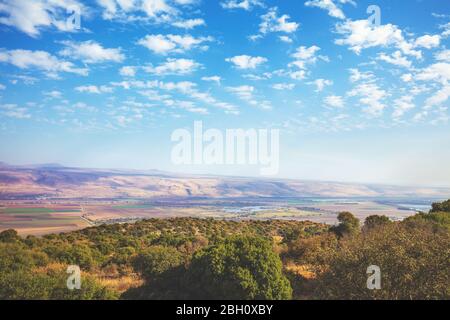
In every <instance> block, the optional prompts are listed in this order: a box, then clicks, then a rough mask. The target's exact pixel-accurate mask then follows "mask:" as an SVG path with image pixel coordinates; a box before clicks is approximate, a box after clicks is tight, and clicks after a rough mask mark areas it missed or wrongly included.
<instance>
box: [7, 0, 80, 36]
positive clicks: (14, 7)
mask: <svg viewBox="0 0 450 320" xmlns="http://www.w3.org/2000/svg"><path fill="white" fill-rule="evenodd" d="M75 9H76V10H77V11H79V12H80V14H81V15H86V14H87V8H86V7H85V6H84V5H83V4H82V3H81V2H79V1H76V0H63V1H55V0H33V1H30V0H4V1H2V2H1V3H0V23H1V24H5V25H8V26H11V27H14V28H16V29H18V30H20V31H22V32H24V33H26V34H28V35H29V36H31V37H37V36H39V35H40V33H41V31H42V30H43V29H44V28H52V27H53V28H56V29H57V30H59V31H70V32H71V31H76V29H75V28H74V27H73V24H71V23H70V22H67V20H68V18H69V15H68V14H67V12H73V10H75Z"/></svg>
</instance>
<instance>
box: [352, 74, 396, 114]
mask: <svg viewBox="0 0 450 320" xmlns="http://www.w3.org/2000/svg"><path fill="white" fill-rule="evenodd" d="M348 95H349V96H350V97H359V102H360V103H361V104H362V105H365V108H364V109H363V111H364V112H366V113H367V114H369V115H371V116H380V115H381V114H382V113H383V110H384V109H385V108H386V105H385V104H384V103H383V99H385V98H386V97H387V96H388V93H387V92H386V91H385V90H383V89H381V88H380V87H378V85H377V84H375V83H364V82H363V83H360V84H358V85H357V86H356V87H355V88H354V89H352V90H351V91H350V92H349V93H348Z"/></svg>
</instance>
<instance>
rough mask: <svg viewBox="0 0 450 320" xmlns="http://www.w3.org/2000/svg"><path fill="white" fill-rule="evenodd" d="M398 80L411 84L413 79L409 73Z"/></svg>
mask: <svg viewBox="0 0 450 320" xmlns="http://www.w3.org/2000/svg"><path fill="white" fill-rule="evenodd" d="M400 79H402V80H403V81H404V82H411V81H412V79H413V76H412V74H411V73H405V74H403V75H402V76H401V77H400Z"/></svg>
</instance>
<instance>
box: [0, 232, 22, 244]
mask: <svg viewBox="0 0 450 320" xmlns="http://www.w3.org/2000/svg"><path fill="white" fill-rule="evenodd" d="M18 240H20V237H19V235H18V234H17V231H16V230H14V229H8V230H5V231H2V232H0V242H16V241H18Z"/></svg>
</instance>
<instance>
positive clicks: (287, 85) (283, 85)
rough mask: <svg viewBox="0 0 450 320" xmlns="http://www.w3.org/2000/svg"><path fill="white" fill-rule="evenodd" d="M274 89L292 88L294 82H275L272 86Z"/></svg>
mask: <svg viewBox="0 0 450 320" xmlns="http://www.w3.org/2000/svg"><path fill="white" fill-rule="evenodd" d="M272 88H274V89H275V90H292V89H294V88H295V84H294V83H276V84H274V85H273V86H272Z"/></svg>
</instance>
